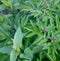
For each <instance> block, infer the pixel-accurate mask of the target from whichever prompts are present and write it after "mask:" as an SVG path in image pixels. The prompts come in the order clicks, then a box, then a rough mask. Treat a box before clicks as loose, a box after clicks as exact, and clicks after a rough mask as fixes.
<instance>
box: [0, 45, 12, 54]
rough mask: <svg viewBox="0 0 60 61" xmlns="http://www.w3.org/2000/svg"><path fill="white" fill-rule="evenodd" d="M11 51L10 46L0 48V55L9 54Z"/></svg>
mask: <svg viewBox="0 0 60 61" xmlns="http://www.w3.org/2000/svg"><path fill="white" fill-rule="evenodd" d="M11 50H12V47H11V46H5V47H3V48H0V53H3V54H8V55H9V54H10V52H11Z"/></svg>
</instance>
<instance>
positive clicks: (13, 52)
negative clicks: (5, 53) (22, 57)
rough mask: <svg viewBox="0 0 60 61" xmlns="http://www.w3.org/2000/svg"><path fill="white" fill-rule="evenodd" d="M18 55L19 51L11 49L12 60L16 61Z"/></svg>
mask: <svg viewBox="0 0 60 61" xmlns="http://www.w3.org/2000/svg"><path fill="white" fill-rule="evenodd" d="M18 55H19V53H18V52H17V51H15V50H12V51H11V54H10V61H16V60H17V57H18Z"/></svg>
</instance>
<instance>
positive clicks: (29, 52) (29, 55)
mask: <svg viewBox="0 0 60 61" xmlns="http://www.w3.org/2000/svg"><path fill="white" fill-rule="evenodd" d="M24 54H25V56H26V57H28V59H32V58H33V52H32V50H31V49H30V48H26V49H25V50H24Z"/></svg>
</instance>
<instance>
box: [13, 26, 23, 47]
mask: <svg viewBox="0 0 60 61" xmlns="http://www.w3.org/2000/svg"><path fill="white" fill-rule="evenodd" d="M22 39H23V34H22V32H21V29H20V27H19V28H18V29H17V31H16V33H15V36H14V40H13V46H14V47H19V48H21V47H22Z"/></svg>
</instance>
